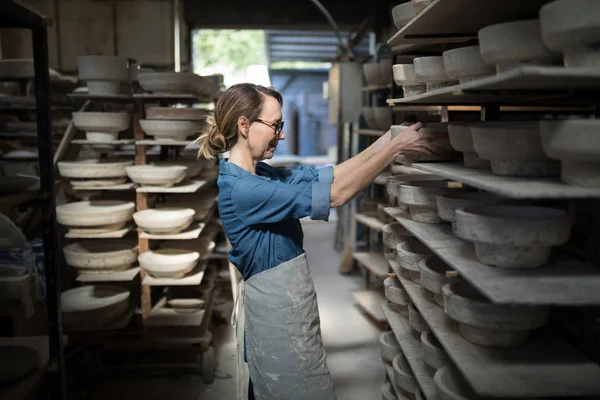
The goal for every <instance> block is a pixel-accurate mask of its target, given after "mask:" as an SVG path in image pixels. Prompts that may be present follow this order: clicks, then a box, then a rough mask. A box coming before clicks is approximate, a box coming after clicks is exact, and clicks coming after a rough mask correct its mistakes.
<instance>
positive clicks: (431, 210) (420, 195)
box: [398, 180, 466, 224]
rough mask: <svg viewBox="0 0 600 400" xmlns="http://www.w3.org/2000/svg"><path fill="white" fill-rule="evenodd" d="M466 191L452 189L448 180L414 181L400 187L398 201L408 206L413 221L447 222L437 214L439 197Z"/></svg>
mask: <svg viewBox="0 0 600 400" xmlns="http://www.w3.org/2000/svg"><path fill="white" fill-rule="evenodd" d="M465 190H466V189H463V188H461V189H451V188H449V187H448V181H446V180H429V181H412V182H406V183H404V184H401V185H400V190H399V197H398V201H399V202H402V203H404V204H407V205H408V208H409V210H410V217H411V218H412V219H413V221H416V222H424V223H428V224H438V223H443V222H445V221H444V220H442V219H441V218H440V217H439V216H438V213H437V196H442V195H444V194H447V193H453V192H457V191H465Z"/></svg>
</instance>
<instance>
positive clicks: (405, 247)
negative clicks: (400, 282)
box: [396, 238, 433, 284]
mask: <svg viewBox="0 0 600 400" xmlns="http://www.w3.org/2000/svg"><path fill="white" fill-rule="evenodd" d="M396 256H397V258H396V261H398V264H399V265H400V267H401V268H402V269H401V273H402V277H403V278H406V277H408V278H410V279H411V280H412V281H413V282H415V283H418V284H421V270H420V268H419V264H420V263H421V261H423V260H426V259H428V258H429V257H432V256H433V253H432V252H431V250H429V248H427V246H425V245H424V244H423V243H422V242H421V241H420V240H418V239H416V238H410V239H407V240H405V241H404V242H402V243H400V244H399V245H398V246H396Z"/></svg>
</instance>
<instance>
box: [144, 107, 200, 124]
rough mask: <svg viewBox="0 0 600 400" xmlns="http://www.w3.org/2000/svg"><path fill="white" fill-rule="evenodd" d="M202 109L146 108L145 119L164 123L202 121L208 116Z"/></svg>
mask: <svg viewBox="0 0 600 400" xmlns="http://www.w3.org/2000/svg"><path fill="white" fill-rule="evenodd" d="M209 113H210V112H209V111H208V110H204V109H202V108H191V107H186V108H175V107H148V108H147V109H146V119H150V120H165V121H204V120H205V119H206V117H207V116H208V115H209Z"/></svg>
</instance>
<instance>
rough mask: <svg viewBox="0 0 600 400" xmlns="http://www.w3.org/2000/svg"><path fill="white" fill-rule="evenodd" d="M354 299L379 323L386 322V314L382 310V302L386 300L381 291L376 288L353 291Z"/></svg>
mask: <svg viewBox="0 0 600 400" xmlns="http://www.w3.org/2000/svg"><path fill="white" fill-rule="evenodd" d="M352 297H353V298H354V301H356V303H357V304H358V305H359V306H360V308H362V309H363V310H364V311H365V312H366V313H367V314H369V316H371V318H373V319H374V320H375V321H376V322H377V323H378V324H382V323H384V322H385V315H383V311H382V310H381V304H383V303H385V302H386V299H385V296H384V295H383V293H381V292H377V291H374V290H362V291H358V292H354V293H352Z"/></svg>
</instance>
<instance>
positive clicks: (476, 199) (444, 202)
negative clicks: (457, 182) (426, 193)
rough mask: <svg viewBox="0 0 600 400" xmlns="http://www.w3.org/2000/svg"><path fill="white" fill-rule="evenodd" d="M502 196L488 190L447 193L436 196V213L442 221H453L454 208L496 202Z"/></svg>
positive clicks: (500, 199)
mask: <svg viewBox="0 0 600 400" xmlns="http://www.w3.org/2000/svg"><path fill="white" fill-rule="evenodd" d="M501 201H503V198H502V197H500V196H498V195H495V194H493V193H488V192H458V193H447V194H445V195H442V196H438V197H437V210H438V215H439V217H440V218H441V219H443V220H444V221H448V222H452V223H454V221H455V219H456V217H455V213H456V210H458V209H461V208H466V207H471V206H477V205H482V204H497V203H499V202H501Z"/></svg>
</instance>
